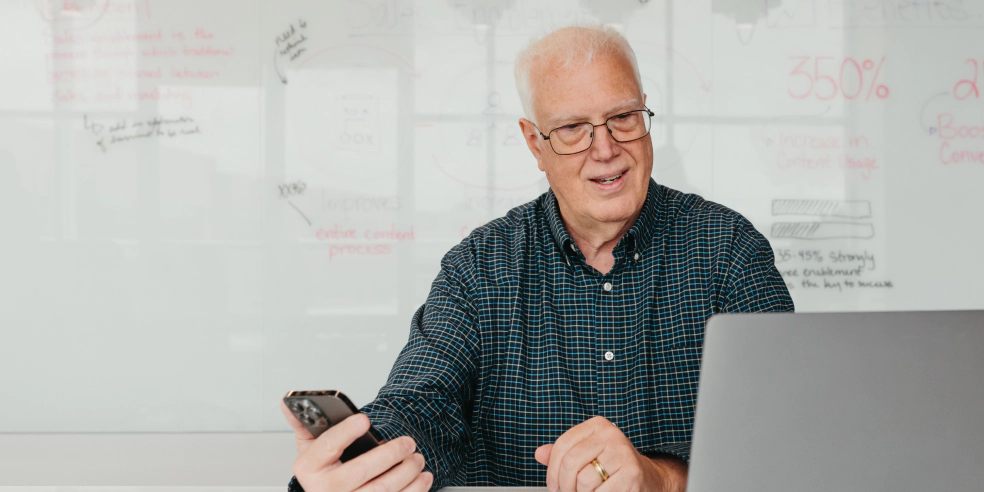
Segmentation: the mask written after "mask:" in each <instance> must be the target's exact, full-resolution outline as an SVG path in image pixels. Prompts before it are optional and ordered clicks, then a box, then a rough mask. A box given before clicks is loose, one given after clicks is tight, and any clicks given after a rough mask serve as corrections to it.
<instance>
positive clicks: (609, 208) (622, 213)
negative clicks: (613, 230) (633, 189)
mask: <svg viewBox="0 0 984 492" xmlns="http://www.w3.org/2000/svg"><path fill="white" fill-rule="evenodd" d="M641 208H642V202H638V201H637V200H635V198H634V197H629V196H624V197H619V198H618V199H617V200H605V201H603V202H601V203H598V204H597V206H596V207H595V213H594V216H595V219H596V220H598V221H600V222H619V221H623V220H627V219H630V218H632V216H634V215H635V214H636V213H637V212H638V211H639V210H640V209H641Z"/></svg>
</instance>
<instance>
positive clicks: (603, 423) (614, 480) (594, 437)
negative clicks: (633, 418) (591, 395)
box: [536, 417, 687, 492]
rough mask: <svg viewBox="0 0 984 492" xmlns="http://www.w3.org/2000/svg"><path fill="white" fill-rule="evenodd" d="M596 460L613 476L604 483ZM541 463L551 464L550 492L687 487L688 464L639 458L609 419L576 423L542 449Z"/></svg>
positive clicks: (678, 491)
mask: <svg viewBox="0 0 984 492" xmlns="http://www.w3.org/2000/svg"><path fill="white" fill-rule="evenodd" d="M595 459H596V460H598V462H599V463H601V465H602V466H603V467H604V468H605V471H606V472H608V480H606V481H605V482H604V483H602V479H601V474H599V473H598V470H596V469H595V467H594V465H593V464H591V461H592V460H595ZM536 460H537V461H539V462H540V463H542V464H544V465H547V488H548V489H550V490H552V491H557V490H560V491H562V492H575V491H576V492H590V491H593V490H597V491H598V492H609V491H613V492H616V491H617V492H623V491H624V492H650V491H651V492H683V490H684V489H685V488H686V485H687V466H686V465H685V464H684V463H682V462H680V461H679V460H676V459H674V458H670V457H667V458H665V459H664V458H654V459H650V458H647V457H645V456H643V455H641V454H639V452H638V451H636V449H635V447H634V446H632V443H631V442H629V439H628V438H627V437H625V434H622V431H621V430H619V428H618V427H616V426H615V425H614V424H612V423H611V422H610V421H609V420H608V419H606V418H604V417H594V418H592V419H590V420H588V421H586V422H582V423H580V424H578V425H575V426H574V427H571V428H570V429H569V430H568V431H567V432H565V433H564V434H563V435H562V436H560V437H559V438H557V441H556V442H554V443H553V444H545V445H543V446H540V447H539V448H537V450H536Z"/></svg>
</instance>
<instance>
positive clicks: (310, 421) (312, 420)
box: [301, 413, 316, 425]
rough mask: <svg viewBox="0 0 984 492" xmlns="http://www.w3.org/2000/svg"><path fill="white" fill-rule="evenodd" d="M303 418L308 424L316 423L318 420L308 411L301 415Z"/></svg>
mask: <svg viewBox="0 0 984 492" xmlns="http://www.w3.org/2000/svg"><path fill="white" fill-rule="evenodd" d="M301 420H302V421H304V423H305V424H307V425H314V424H315V423H316V421H315V420H314V419H313V418H311V416H310V415H308V414H306V413H305V414H302V415H301Z"/></svg>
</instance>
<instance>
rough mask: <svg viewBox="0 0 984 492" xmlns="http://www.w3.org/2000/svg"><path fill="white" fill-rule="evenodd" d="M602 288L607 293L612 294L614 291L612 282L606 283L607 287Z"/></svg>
mask: <svg viewBox="0 0 984 492" xmlns="http://www.w3.org/2000/svg"><path fill="white" fill-rule="evenodd" d="M601 287H602V288H603V289H605V292H611V291H612V283H611V282H605V285H602V286H601Z"/></svg>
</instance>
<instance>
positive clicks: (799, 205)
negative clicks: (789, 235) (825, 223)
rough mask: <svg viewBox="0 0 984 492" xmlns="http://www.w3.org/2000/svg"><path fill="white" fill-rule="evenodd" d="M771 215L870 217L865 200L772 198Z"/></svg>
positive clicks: (869, 206) (869, 203) (868, 206)
mask: <svg viewBox="0 0 984 492" xmlns="http://www.w3.org/2000/svg"><path fill="white" fill-rule="evenodd" d="M772 215H773V216H777V215H811V216H816V217H843V218H845V219H868V218H871V202H869V201H867V200H790V199H779V200H772Z"/></svg>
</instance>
